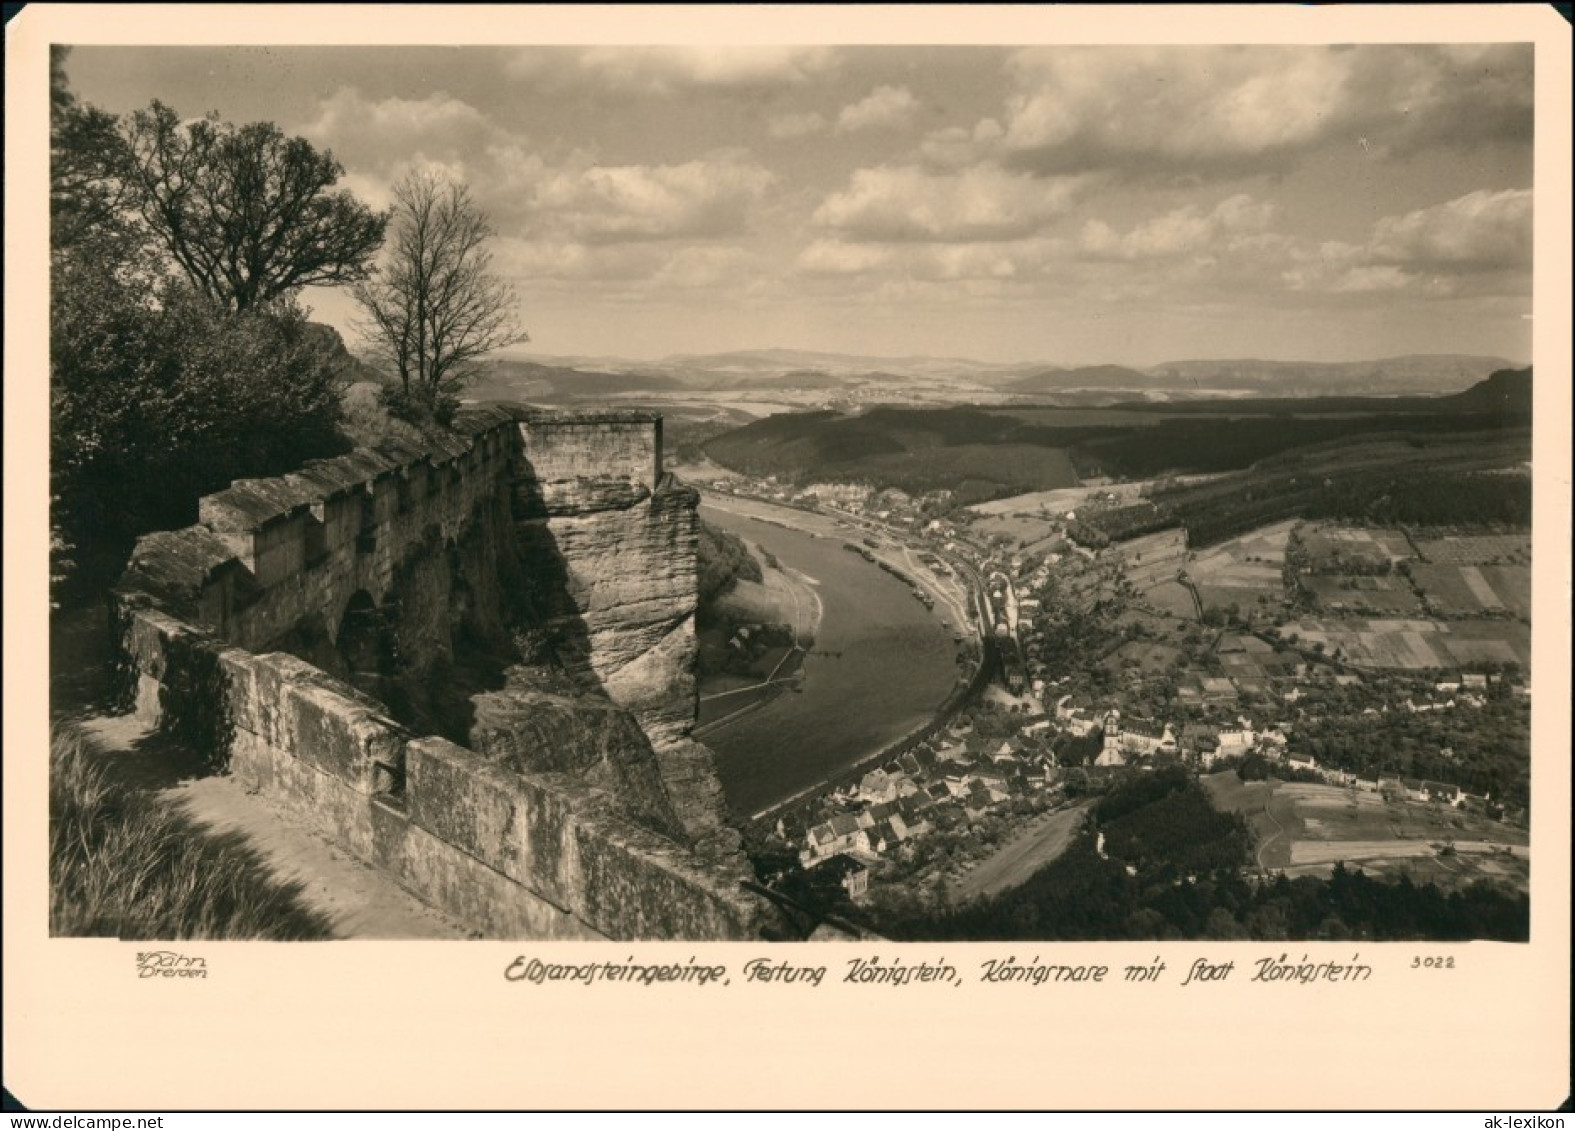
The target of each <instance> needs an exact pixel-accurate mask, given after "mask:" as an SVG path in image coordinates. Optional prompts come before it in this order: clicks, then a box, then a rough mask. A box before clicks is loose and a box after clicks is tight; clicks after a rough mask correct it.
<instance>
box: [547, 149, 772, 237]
mask: <svg viewBox="0 0 1575 1131" xmlns="http://www.w3.org/2000/svg"><path fill="white" fill-rule="evenodd" d="M773 180H774V177H773V175H772V174H771V173H770V172H768V171H767V170H766V169H764V168H762V167H760V166H759V165H756V164H754V163H752V162H750V161H748V160H746V159H744V158H743V157H741V156H739V155H736V154H721V155H717V156H714V157H711V158H707V159H704V160H697V161H687V162H684V163H683V164H679V165H616V166H601V165H591V166H589V167H586V168H566V169H557V170H553V171H552V172H551V173H549V174H547V175H545V176H544V177H543V178H542V179H541V180H540V181H539V182H538V184H537V185H536V188H535V192H534V194H533V196H532V203H533V206H534V210H536V211H538V212H540V213H544V214H545V215H544V216H543V217H542V221H541V222H542V223H545V224H547V225H549V226H554V227H559V226H561V227H562V228H563V229H564V230H566V231H567V232H568V233H569V234H570V235H572V236H574V237H575V238H576V239H579V240H581V241H584V242H587V243H620V242H640V241H647V240H667V239H681V238H689V239H694V238H714V237H719V236H730V235H739V234H742V233H744V232H745V231H747V229H748V213H749V209H750V207H751V206H752V205H753V204H754V203H755V202H756V201H758V200H759V199H760V197H761V195H762V194H763V193H764V192H765V191H766V189H767V188H768V187H770V185H771V184H772V182H773Z"/></svg>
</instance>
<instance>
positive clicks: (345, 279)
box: [122, 102, 388, 311]
mask: <svg viewBox="0 0 1575 1131" xmlns="http://www.w3.org/2000/svg"><path fill="white" fill-rule="evenodd" d="M123 145H124V154H123V157H122V176H123V177H124V179H125V182H126V185H127V187H128V189H129V191H130V194H131V197H132V200H133V202H134V205H135V209H136V211H137V212H138V214H139V215H140V217H141V219H142V221H143V223H145V224H146V225H147V228H148V230H149V231H151V232H152V233H153V235H154V236H155V237H156V238H157V240H158V242H159V243H160V245H162V247H163V248H164V250H165V251H167V252H168V253H169V255H170V257H171V258H172V259H174V260H175V262H176V263H177V264H178V265H179V266H180V268H181V270H182V271H184V272H185V274H186V275H187V277H188V278H189V279H190V280H191V281H192V283H193V284H194V285H195V286H196V287H197V288H198V289H200V290H201V291H203V292H204V293H205V294H207V295H208V297H210V298H212V299H213V300H214V301H216V302H218V303H220V304H221V305H223V306H225V307H227V308H229V309H230V310H236V311H240V310H245V309H247V308H248V307H251V306H254V305H257V304H259V303H264V302H267V301H269V300H270V299H274V298H278V297H280V296H282V295H285V294H288V293H289V292H291V291H293V290H295V289H296V288H298V287H305V286H332V285H338V284H350V283H357V282H360V281H361V280H363V279H365V278H366V277H367V274H368V272H369V270H370V266H369V265H370V263H371V259H372V256H373V255H374V254H375V253H376V252H377V249H378V248H379V247H380V246H381V245H382V242H383V231H384V228H385V227H386V225H387V223H388V217H386V216H384V215H380V214H379V213H376V212H373V211H372V210H371V209H369V208H367V207H366V205H364V204H362V203H361V202H360V201H358V200H356V199H355V197H354V196H352V195H351V194H350V193H348V192H346V191H344V190H340V191H338V192H332V191H330V190H331V189H332V188H333V186H334V185H335V184H336V183H337V182H338V180H339V178H340V176H341V175H343V173H344V168H343V166H341V165H340V164H339V163H338V162H337V161H335V160H334V158H333V155H332V154H331V153H326V152H325V153H319V152H318V151H317V150H316V149H314V148H313V147H312V144H311V143H310V142H308V141H307V140H306V139H305V138H300V137H285V136H284V134H283V132H281V131H280V129H279V127H278V126H276V125H274V124H273V123H272V122H253V123H251V124H250V125H246V126H239V127H237V126H234V125H231V124H229V123H227V122H221V121H219V120H218V119H217V118H215V117H207V118H203V119H200V120H198V121H194V122H182V121H181V120H180V117H179V115H177V114H176V113H175V111H174V110H173V109H171V108H170V107H168V106H165V105H164V104H163V103H161V102H154V103H153V104H152V105H151V106H150V107H149V108H148V109H146V110H141V111H138V112H137V113H135V114H133V115H132V116H131V118H130V119H129V120H128V121H127V122H126V123H125V125H124V137H123Z"/></svg>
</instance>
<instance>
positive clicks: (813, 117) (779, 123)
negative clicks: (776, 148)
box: [766, 111, 826, 138]
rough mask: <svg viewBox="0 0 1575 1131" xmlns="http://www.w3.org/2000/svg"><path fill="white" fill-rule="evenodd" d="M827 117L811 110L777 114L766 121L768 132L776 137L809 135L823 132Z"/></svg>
mask: <svg viewBox="0 0 1575 1131" xmlns="http://www.w3.org/2000/svg"><path fill="white" fill-rule="evenodd" d="M825 129H826V119H825V118H823V117H822V116H821V115H819V114H817V113H815V112H814V111H810V112H809V113H806V114H777V115H775V116H774V117H772V118H771V119H770V120H768V121H767V122H766V132H767V133H769V134H770V135H771V136H772V137H776V138H794V137H809V136H810V135H811V134H818V133H823V132H824V131H825Z"/></svg>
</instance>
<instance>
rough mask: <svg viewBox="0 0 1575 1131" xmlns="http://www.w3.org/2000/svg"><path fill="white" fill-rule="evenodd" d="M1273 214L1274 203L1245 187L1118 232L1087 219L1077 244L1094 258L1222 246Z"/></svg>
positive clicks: (1142, 256) (1163, 254)
mask: <svg viewBox="0 0 1575 1131" xmlns="http://www.w3.org/2000/svg"><path fill="white" fill-rule="evenodd" d="M1273 215H1274V208H1273V206H1272V205H1270V204H1267V203H1264V202H1262V201H1256V200H1254V199H1253V198H1252V197H1250V196H1248V195H1246V194H1245V193H1238V194H1236V195H1235V196H1231V197H1227V198H1226V199H1224V200H1222V201H1221V202H1220V203H1219V204H1217V205H1216V206H1215V207H1214V208H1213V209H1212V210H1210V211H1207V212H1205V211H1204V210H1202V209H1201V208H1198V207H1197V206H1196V205H1187V206H1186V207H1183V208H1178V209H1175V210H1174V211H1171V212H1167V213H1165V214H1163V215H1160V216H1155V217H1153V218H1152V219H1149V220H1145V221H1144V222H1142V223H1141V224H1138V225H1137V226H1135V227H1133V228H1132V229H1131V230H1129V231H1127V232H1122V233H1118V232H1116V231H1115V230H1114V229H1112V228H1111V227H1110V225H1109V224H1107V223H1105V222H1104V221H1103V220H1089V221H1087V222H1085V223H1084V225H1083V231H1082V235H1081V239H1080V240H1079V247H1080V249H1081V251H1082V252H1083V253H1084V254H1085V255H1087V256H1089V257H1091V258H1096V259H1162V258H1167V257H1171V256H1178V255H1190V254H1193V253H1196V252H1199V251H1205V250H1209V249H1215V250H1219V249H1220V246H1221V243H1222V241H1224V240H1225V239H1227V238H1228V237H1230V236H1232V235H1235V234H1236V233H1241V232H1257V231H1262V230H1264V229H1265V228H1267V227H1268V226H1269V223H1270V221H1271V220H1272V218H1273Z"/></svg>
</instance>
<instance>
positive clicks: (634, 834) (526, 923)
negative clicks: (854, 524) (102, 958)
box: [112, 408, 781, 939]
mask: <svg viewBox="0 0 1575 1131" xmlns="http://www.w3.org/2000/svg"><path fill="white" fill-rule="evenodd" d="M695 503H696V499H695V495H694V492H693V491H691V490H690V489H688V488H685V487H682V486H681V485H678V484H675V483H674V482H673V481H672V480H671V477H664V475H663V473H662V470H661V419H660V417H659V416H657V415H656V414H654V413H644V412H594V413H562V412H542V411H535V410H523V409H509V408H485V409H473V410H467V411H465V412H463V413H461V414H460V417H459V419H458V420H457V421H456V423H455V426H454V428H453V430H452V432H451V434H450V435H447V436H441V437H438V438H435V439H433V440H430V441H427V442H425V443H422V444H411V443H388V444H385V445H381V446H379V447H377V448H375V449H370V450H357V451H355V452H352V453H350V454H348V455H345V456H341V457H339V458H337V459H330V460H320V461H315V462H313V463H309V464H307V465H305V466H303V467H302V468H300V469H299V470H298V471H296V472H293V473H291V474H289V475H284V476H280V477H278V478H275V479H261V480H241V481H237V482H235V483H233V484H231V485H230V487H229V488H227V489H226V490H224V491H220V492H217V493H215V494H213V495H209V496H207V497H205V498H203V499H202V500H201V502H200V504H199V510H198V514H199V521H198V522H197V524H195V525H193V526H191V527H188V528H186V529H184V530H178V531H168V532H161V533H157V534H152V535H149V536H148V537H146V538H143V539H142V540H140V541H139V542H138V544H137V547H136V549H135V550H134V552H133V554H132V558H131V562H130V564H129V566H128V568H127V571H126V573H125V575H124V577H123V578H122V580H121V583H120V585H119V586H118V587H117V589H116V592H115V595H114V597H113V602H112V603H113V609H114V614H115V617H116V623H117V633H118V639H119V641H120V644H121V648H122V651H123V653H124V655H125V657H126V667H127V674H128V676H129V677H130V683H131V688H130V690H131V691H132V692H133V694H134V698H135V702H136V709H137V711H138V713H139V714H141V715H142V716H144V717H145V718H146V719H147V720H148V721H150V722H154V723H157V724H159V725H161V726H165V727H169V728H172V729H175V730H177V731H180V732H181V733H182V734H183V735H184V736H185V737H186V738H187V739H188V740H189V741H191V742H192V743H193V744H195V745H198V746H200V747H203V748H206V749H209V750H213V751H216V752H218V753H219V754H220V755H222V758H223V760H225V761H226V762H227V763H228V765H229V767H230V769H231V772H233V773H235V774H236V775H237V776H240V777H243V778H244V779H245V780H246V781H247V782H248V783H249V784H251V785H252V786H254V787H255V788H257V789H258V790H260V791H262V792H264V793H265V794H267V795H268V796H270V797H271V798H273V799H274V800H275V801H276V802H278V803H279V804H280V805H281V806H282V807H283V808H285V809H286V810H288V811H289V812H291V813H293V814H295V815H296V816H297V817H298V818H299V819H301V820H303V821H304V822H305V823H307V824H310V825H311V826H313V827H315V828H317V829H318V830H319V831H321V832H323V833H324V834H325V835H327V836H329V837H330V838H332V839H334V840H336V841H337V842H338V843H340V844H342V845H343V846H345V847H346V848H347V849H349V850H350V851H352V852H354V853H355V854H356V855H357V856H358V857H360V858H361V859H363V860H365V861H366V862H368V863H370V864H373V865H375V866H377V867H379V868H383V869H385V870H387V871H388V872H389V873H390V874H392V875H393V876H395V877H396V878H397V879H398V880H399V882H400V883H402V884H404V885H405V886H406V887H408V888H409V889H410V890H412V891H413V892H415V893H416V894H418V895H420V896H421V897H422V898H424V899H426V900H427V901H428V902H430V903H432V904H433V905H434V906H438V907H441V908H444V909H445V910H448V911H449V912H450V913H452V914H454V915H456V916H457V917H459V918H461V919H462V920H464V921H466V922H468V923H472V924H474V925H475V927H476V929H477V930H479V931H482V932H483V933H486V934H489V935H499V936H520V935H527V936H532V937H597V936H601V937H610V938H634V937H673V938H697V939H698V938H752V937H753V938H758V937H761V936H762V934H769V933H772V932H773V931H775V930H777V929H780V926H781V924H780V923H779V921H778V917H777V913H776V912H775V910H774V909H773V908H772V907H771V905H770V904H769V903H765V902H763V901H761V900H760V899H759V898H758V897H756V896H754V895H751V894H750V893H748V892H746V891H745V890H743V889H742V888H741V887H740V880H741V879H744V878H747V872H746V870H745V867H744V865H743V861H742V857H740V856H739V855H738V854H737V843H738V842H737V836H736V834H735V833H732V832H731V830H728V829H727V828H726V826H725V824H724V823H723V821H722V819H721V795H720V786H719V784H717V783H716V781H715V772H714V766H713V764H712V760H711V755H710V752H709V751H708V750H706V748H705V747H703V746H701V745H699V744H698V743H695V742H693V741H692V740H691V739H690V738H689V737H688V736H689V731H690V730H691V729H692V726H693V719H694V681H693V672H692V663H693V654H694V629H693V615H694V605H695V599H696V598H695V532H694V523H695V517H694V508H695ZM520 610H527V611H528V612H527V613H522V612H521V611H520ZM522 615H524V616H526V617H527V621H528V624H525V625H521V624H515V625H514V626H513V627H512V628H511V627H510V625H509V624H508V623H506V622H509V620H510V618H511V617H514V618H518V617H519V616H522ZM532 626H533V627H532ZM521 627H525V628H527V630H528V632H540V633H543V634H545V638H546V639H548V640H549V641H550V647H551V650H552V654H553V655H555V656H557V657H558V658H559V659H558V661H557V662H560V663H562V664H564V665H566V666H565V668H564V672H565V675H564V678H569V679H570V681H571V683H574V681H579V682H578V683H574V685H575V686H583V687H594V688H597V689H599V690H596V691H590V690H586V691H581V692H574V691H567V692H566V691H565V688H564V687H561V686H559V685H558V684H557V683H554V682H553V680H554V679H557V678H558V677H552V678H551V679H548V680H547V682H546V683H541V682H540V677H537V676H531V675H529V673H528V672H526V671H525V669H521V673H520V674H517V675H516V674H508V673H504V675H505V676H506V677H507V681H506V683H505V684H504V686H502V687H496V686H495V685H494V687H493V689H492V690H487V691H485V692H484V693H482V694H478V695H475V696H473V703H474V706H473V707H472V708H471V711H472V714H473V719H474V721H473V723H472V724H471V734H472V736H473V741H472V742H471V744H470V745H471V746H472V747H473V748H467V747H466V746H463V745H459V744H456V743H454V742H450V741H446V740H445V739H441V738H436V737H419V736H417V735H416V734H414V733H412V731H411V730H410V728H409V727H408V726H406V725H404V724H402V723H400V722H398V721H396V720H395V718H394V717H393V713H392V712H391V711H390V710H389V708H388V707H386V706H385V705H384V703H383V702H382V701H380V699H379V698H378V697H376V696H373V695H370V694H368V693H367V690H366V688H367V687H368V686H369V685H368V684H367V682H366V678H365V677H367V676H369V675H370V676H371V677H372V678H373V686H374V688H375V686H378V685H377V684H376V677H377V676H378V673H377V672H375V671H374V672H369V671H368V667H369V666H371V667H376V666H378V665H379V664H381V665H384V666H385V667H386V668H387V669H388V671H397V672H402V673H404V678H406V679H409V680H413V681H414V682H416V683H420V682H421V681H422V680H423V679H425V678H426V674H425V673H428V672H437V671H440V670H443V669H442V665H443V664H444V663H446V662H450V661H452V660H453V659H454V652H455V649H456V648H457V647H459V646H460V644H459V643H458V642H460V641H462V640H471V639H476V638H478V637H480V636H485V635H488V634H489V633H490V634H491V635H492V636H493V637H494V638H499V639H504V640H506V639H507V638H508V634H509V632H510V631H518V630H519V629H520V628H521ZM308 659H310V660H311V661H312V662H308ZM324 665H326V668H325V666H324ZM330 669H331V670H330ZM511 670H512V669H511ZM383 674H385V675H386V674H387V673H386V672H384V673H383ZM351 679H354V682H355V686H352V684H351V682H350V680H351ZM532 681H535V682H532ZM587 681H588V682H587ZM576 696H580V697H578V698H576ZM477 743H479V745H477Z"/></svg>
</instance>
